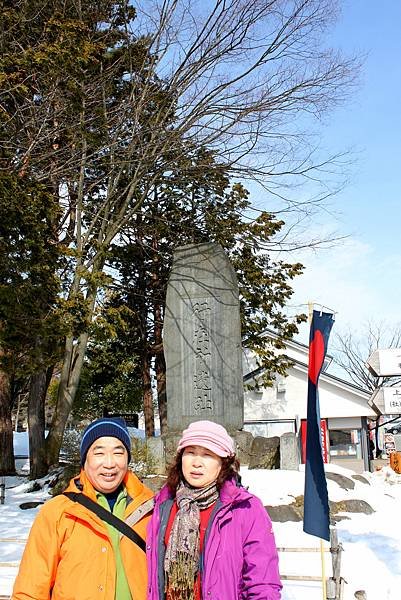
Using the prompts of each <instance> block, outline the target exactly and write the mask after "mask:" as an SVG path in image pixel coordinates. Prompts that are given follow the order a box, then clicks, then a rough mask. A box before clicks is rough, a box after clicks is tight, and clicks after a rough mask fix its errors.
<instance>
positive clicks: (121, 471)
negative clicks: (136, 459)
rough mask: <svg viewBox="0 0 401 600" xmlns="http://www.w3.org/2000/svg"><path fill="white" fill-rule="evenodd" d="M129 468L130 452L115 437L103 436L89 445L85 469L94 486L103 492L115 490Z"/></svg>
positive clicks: (107, 492)
mask: <svg viewBox="0 0 401 600" xmlns="http://www.w3.org/2000/svg"><path fill="white" fill-rule="evenodd" d="M127 470H128V452H127V449H126V447H125V446H124V444H123V443H122V442H120V440H119V439H117V438H115V437H108V436H107V437H106V436H105V437H101V438H98V439H97V440H96V441H94V442H93V444H92V446H90V447H89V450H88V453H87V455H86V460H85V464H84V471H85V473H86V475H87V477H88V479H89V481H90V482H91V484H92V485H93V487H94V488H95V489H96V490H97V491H98V492H102V494H109V493H111V492H114V490H116V489H117V488H118V486H119V485H120V483H121V482H122V480H123V479H124V477H125V474H126V472H127Z"/></svg>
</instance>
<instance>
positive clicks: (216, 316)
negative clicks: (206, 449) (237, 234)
mask: <svg viewBox="0 0 401 600" xmlns="http://www.w3.org/2000/svg"><path fill="white" fill-rule="evenodd" d="M163 344H164V352H165V358H166V366H167V370H166V388H167V425H168V429H169V431H170V432H177V431H181V430H182V429H183V428H184V427H186V426H187V425H188V424H189V423H190V422H191V421H196V420H201V419H209V420H211V421H216V422H218V423H221V424H222V425H224V426H225V427H226V428H227V429H228V430H230V431H234V430H236V429H242V427H243V421H244V416H243V412H244V402H243V381H242V356H241V325H240V312H239V298H238V282H237V278H236V274H235V271H234V269H233V267H232V265H231V263H230V262H229V260H228V258H227V256H226V254H225V253H224V251H223V249H222V247H221V246H219V245H218V244H214V243H205V244H190V245H187V246H181V247H179V248H178V249H177V250H176V252H175V254H174V259H173V266H172V271H171V274H170V278H169V282H168V287H167V297H166V312H165V317H164V332H163Z"/></svg>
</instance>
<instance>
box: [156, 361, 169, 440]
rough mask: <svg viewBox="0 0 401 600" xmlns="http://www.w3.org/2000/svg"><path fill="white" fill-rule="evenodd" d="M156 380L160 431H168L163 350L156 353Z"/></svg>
mask: <svg viewBox="0 0 401 600" xmlns="http://www.w3.org/2000/svg"><path fill="white" fill-rule="evenodd" d="M155 369H156V382H157V404H158V407H159V419H160V433H161V434H163V433H166V431H167V394H166V361H165V359H164V352H163V350H161V351H160V352H158V353H157V354H156V362H155Z"/></svg>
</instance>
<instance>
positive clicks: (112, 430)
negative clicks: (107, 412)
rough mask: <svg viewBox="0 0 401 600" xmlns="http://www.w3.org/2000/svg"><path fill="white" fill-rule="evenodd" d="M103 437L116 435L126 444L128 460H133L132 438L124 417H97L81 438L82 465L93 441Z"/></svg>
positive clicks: (115, 436)
mask: <svg viewBox="0 0 401 600" xmlns="http://www.w3.org/2000/svg"><path fill="white" fill-rule="evenodd" d="M101 437H114V438H117V439H118V440H120V442H122V443H123V444H124V446H125V447H126V449H127V452H128V462H129V461H130V460H131V439H130V437H129V433H128V429H127V425H126V423H125V421H124V419H118V418H114V419H110V418H104V419H97V420H96V421H93V423H90V424H89V425H88V427H87V428H86V429H85V431H84V432H83V435H82V440H81V447H80V452H81V465H84V463H85V460H86V454H87V452H88V450H89V448H90V447H91V446H92V444H93V442H95V441H96V440H97V439H99V438H101Z"/></svg>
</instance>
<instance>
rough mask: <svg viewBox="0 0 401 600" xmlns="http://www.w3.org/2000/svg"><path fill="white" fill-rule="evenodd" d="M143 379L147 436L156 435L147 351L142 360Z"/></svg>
mask: <svg viewBox="0 0 401 600" xmlns="http://www.w3.org/2000/svg"><path fill="white" fill-rule="evenodd" d="M142 379H143V414H144V417H145V433H146V437H153V436H154V435H155V415H154V409H153V394H152V381H151V376H150V360H149V355H148V353H147V352H144V354H143V362H142Z"/></svg>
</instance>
